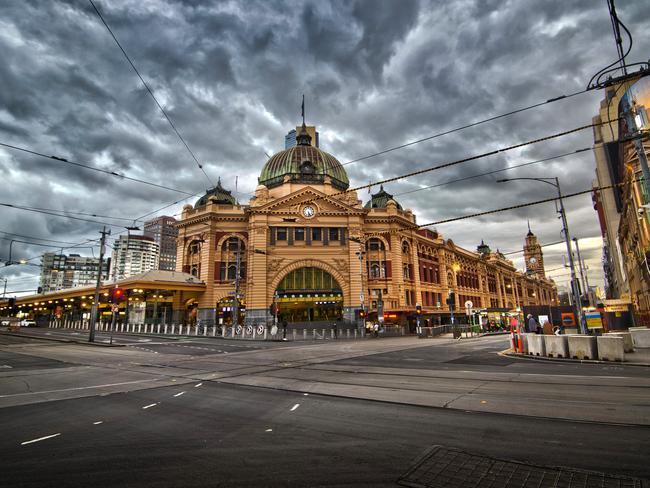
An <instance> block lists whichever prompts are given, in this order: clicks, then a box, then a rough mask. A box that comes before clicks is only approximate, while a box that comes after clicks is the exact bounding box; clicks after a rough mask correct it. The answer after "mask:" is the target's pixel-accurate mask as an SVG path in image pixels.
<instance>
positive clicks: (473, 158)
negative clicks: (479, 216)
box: [302, 118, 618, 204]
mask: <svg viewBox="0 0 650 488" xmlns="http://www.w3.org/2000/svg"><path fill="white" fill-rule="evenodd" d="M616 120H618V118H617V119H615V120H612V122H615V121H616ZM606 123H607V122H604V121H601V122H594V123H592V124H587V125H583V126H580V127H576V128H574V129H569V130H565V131H562V132H556V133H555V134H551V135H548V136H544V137H540V138H537V139H532V140H530V141H526V142H520V143H518V144H513V145H511V146H506V147H503V148H500V149H495V150H493V151H488V152H485V153H481V154H476V155H474V156H469V157H466V158H462V159H457V160H455V161H450V162H448V163H442V164H439V165H437V166H431V167H429V168H424V169H420V170H417V171H412V172H410V173H405V174H402V175H398V176H393V177H391V178H386V179H384V180H379V181H374V182H370V183H367V184H365V185H360V186H357V187H354V188H348V189H347V190H341V191H339V192H335V193H332V194H330V195H328V197H336V196H339V195H345V194H347V193H350V192H353V191H358V190H364V189H366V188H372V187H373V186H377V185H383V184H385V183H391V182H393V181H398V180H402V179H405V178H410V177H412V176H418V175H421V174H425V173H430V172H432V171H436V170H439V169H443V168H449V167H451V166H456V165H459V164H463V163H467V162H469V161H476V160H478V159H483V158H486V157H488V156H494V155H496V154H500V153H504V152H508V151H512V150H514V149H519V148H522V147H525V146H530V145H533V144H537V143H540V142H545V141H550V140H553V139H557V138H559V137H564V136H567V135H570V134H574V133H576V132H580V131H583V130H585V129H591V128H593V127H598V126H600V125H604V124H606ZM320 198H322V197H317V198H312V199H309V200H306V201H304V202H302V203H303V204H307V203H312V202H316V201H317V200H319V199H320Z"/></svg>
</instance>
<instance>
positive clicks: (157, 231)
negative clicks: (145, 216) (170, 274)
mask: <svg viewBox="0 0 650 488" xmlns="http://www.w3.org/2000/svg"><path fill="white" fill-rule="evenodd" d="M144 235H145V236H146V237H151V238H152V239H153V240H154V241H156V242H157V243H158V245H159V246H160V259H159V261H158V269H164V270H167V271H174V270H175V269H176V238H177V237H178V229H177V228H176V219H175V218H174V217H169V216H167V215H163V216H162V217H157V218H155V219H152V220H149V221H147V222H145V223H144Z"/></svg>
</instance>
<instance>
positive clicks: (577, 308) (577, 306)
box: [497, 177, 586, 334]
mask: <svg viewBox="0 0 650 488" xmlns="http://www.w3.org/2000/svg"><path fill="white" fill-rule="evenodd" d="M516 180H532V181H540V182H542V183H546V184H548V185H551V186H553V187H555V189H556V190H557V196H558V200H559V202H560V210H559V211H558V212H559V214H560V216H561V218H562V233H563V234H564V242H565V243H566V250H567V253H568V255H569V268H570V269H571V294H572V296H573V308H574V313H575V314H576V317H577V319H578V331H579V332H580V333H582V334H584V333H586V331H585V330H584V323H583V320H582V306H581V302H580V293H579V291H578V290H579V283H578V278H577V276H576V267H575V263H574V261H573V250H572V248H571V238H570V237H569V224H568V223H567V219H566V212H565V210H564V202H563V201H562V190H561V188H560V180H559V179H558V178H557V177H554V178H505V179H501V180H497V183H505V182H508V181H516ZM556 208H557V207H556Z"/></svg>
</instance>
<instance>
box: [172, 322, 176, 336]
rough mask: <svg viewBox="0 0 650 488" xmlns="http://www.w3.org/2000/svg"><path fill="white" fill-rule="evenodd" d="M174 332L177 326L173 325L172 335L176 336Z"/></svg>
mask: <svg viewBox="0 0 650 488" xmlns="http://www.w3.org/2000/svg"><path fill="white" fill-rule="evenodd" d="M174 332H176V324H172V335H174Z"/></svg>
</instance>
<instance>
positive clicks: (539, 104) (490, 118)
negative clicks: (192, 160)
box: [342, 88, 592, 166]
mask: <svg viewBox="0 0 650 488" xmlns="http://www.w3.org/2000/svg"><path fill="white" fill-rule="evenodd" d="M590 90H592V88H587V89H585V90H580V91H577V92H573V93H570V94H568V95H560V96H557V97H554V98H549V99H548V100H546V101H545V102H539V103H535V104H533V105H529V106H527V107H522V108H518V109H516V110H511V111H510V112H506V113H503V114H500V115H494V116H492V117H488V118H487V119H483V120H479V121H477V122H472V123H470V124H466V125H462V126H460V127H456V128H454V129H449V130H446V131H443V132H438V133H437V134H433V135H431V136H428V137H424V138H422V139H417V140H415V141H411V142H407V143H404V144H400V145H399V146H394V147H389V148H388V149H384V150H382V151H379V152H376V153H373V154H369V155H368V156H364V157H361V158H357V159H353V160H351V161H347V162H345V163H342V166H346V165H348V164H353V163H358V162H359V161H365V160H366V159H370V158H374V157H375V156H380V155H382V154H386V153H389V152H393V151H397V150H398V149H403V148H405V147H409V146H414V145H415V144H420V143H421V142H426V141H430V140H432V139H437V138H438V137H442V136H446V135H448V134H453V133H454V132H460V131H462V130H465V129H469V128H471V127H476V126H477V125H481V124H485V123H487V122H492V121H494V120H498V119H502V118H504V117H508V116H510V115H514V114H518V113H521V112H525V111H527V110H531V109H534V108H537V107H541V106H542V105H547V104H549V103H553V102H557V101H559V100H566V99H568V98H572V97H575V96H577V95H582V94H583V93H587V92H588V91H590Z"/></svg>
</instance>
